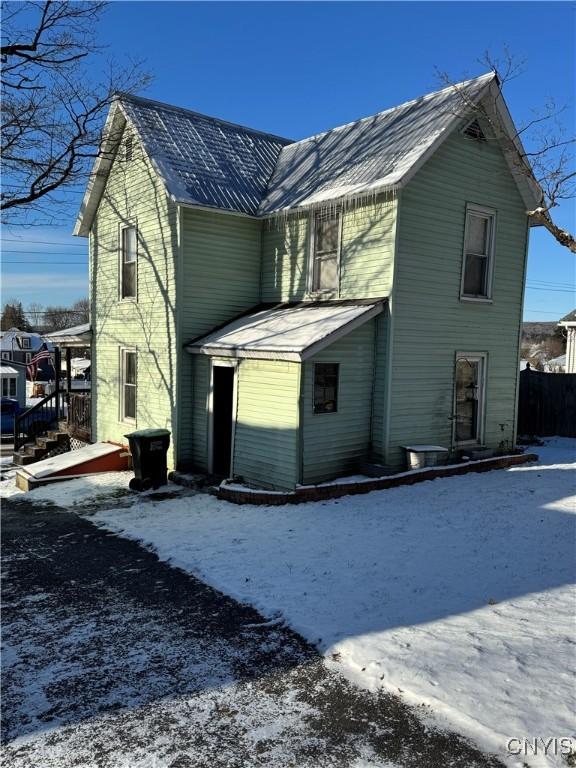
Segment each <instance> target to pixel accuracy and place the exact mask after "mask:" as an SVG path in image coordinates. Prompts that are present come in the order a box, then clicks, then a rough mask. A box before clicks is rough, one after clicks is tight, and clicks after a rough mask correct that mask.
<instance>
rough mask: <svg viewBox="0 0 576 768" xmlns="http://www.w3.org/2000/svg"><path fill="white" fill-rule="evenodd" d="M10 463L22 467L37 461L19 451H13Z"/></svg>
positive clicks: (33, 457)
mask: <svg viewBox="0 0 576 768" xmlns="http://www.w3.org/2000/svg"><path fill="white" fill-rule="evenodd" d="M12 461H13V462H14V464H17V465H18V466H19V467H24V466H26V465H27V464H33V463H34V462H35V461H38V459H36V457H35V456H30V455H29V454H27V453H20V451H15V452H14V453H13V454H12Z"/></svg>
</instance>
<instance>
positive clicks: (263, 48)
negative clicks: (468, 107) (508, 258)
mask: <svg viewBox="0 0 576 768" xmlns="http://www.w3.org/2000/svg"><path fill="white" fill-rule="evenodd" d="M574 13H575V7H574V6H573V5H572V4H569V3H554V2H548V3H540V2H510V3H506V2H487V3H473V2H469V3H461V2H448V3H435V2H424V3H419V2H414V3H412V2H404V3H400V2H398V3H376V2H374V3H346V2H342V3H333V2H324V3H280V2H279V3H267V2H261V3H243V2H237V3H219V2H213V3H193V2H177V3H176V2H162V3H160V2H146V3H142V2H113V3H111V5H110V6H109V8H108V10H107V13H106V16H105V18H104V21H103V22H102V24H101V26H100V29H99V36H100V40H101V42H102V43H104V44H106V45H107V46H108V47H109V54H110V55H111V56H114V57H115V58H117V59H120V58H121V57H122V56H130V57H133V58H137V59H141V60H143V61H144V62H145V66H146V68H147V69H148V70H149V71H150V72H151V73H152V74H153V77H154V80H153V82H152V84H151V86H150V87H149V88H148V90H147V91H146V92H145V93H144V94H143V95H146V96H148V97H150V98H155V99H158V100H160V101H166V102H170V103H173V104H178V105H180V106H183V107H189V108H191V109H194V110H197V111H199V112H205V113H207V114H211V115H216V116H219V117H222V118H225V119H228V120H231V121H233V122H238V123H242V124H245V125H250V126H253V127H256V128H259V129H261V130H264V131H270V132H272V133H276V134H279V135H283V136H287V137H290V138H294V139H299V138H302V137H304V136H308V135H311V134H314V133H317V132H319V131H322V130H325V129H327V128H331V127H333V126H336V125H339V124H342V123H346V122H349V121H351V120H355V119H357V118H359V117H363V116H366V115H370V114H373V113H375V112H379V111H381V110H383V109H386V108H388V107H390V106H393V105H395V104H398V103H401V102H402V101H406V100H408V99H412V98H415V97H417V96H420V95H422V94H423V93H426V92H428V91H431V90H435V89H436V88H437V87H439V86H438V80H437V78H436V76H435V67H438V68H440V69H442V70H446V71H448V72H449V73H450V74H451V75H453V76H454V77H455V78H463V77H466V76H473V75H476V74H479V73H481V72H482V71H483V67H482V66H481V65H480V64H479V63H478V62H477V59H478V58H479V57H481V56H482V54H483V52H484V51H485V50H486V49H489V50H490V51H492V52H494V53H496V54H497V53H499V52H500V51H501V50H502V48H503V46H504V45H508V47H509V48H510V50H511V51H512V52H513V53H514V54H516V55H518V56H519V57H521V58H525V59H526V60H527V61H526V67H525V69H526V71H525V74H524V75H522V76H521V77H519V78H517V79H515V80H514V81H512V82H511V83H510V84H509V86H508V88H507V90H506V92H505V95H506V98H507V101H508V104H509V106H510V109H511V112H512V115H513V117H514V119H515V121H516V123H517V124H522V123H523V122H524V121H525V120H528V119H530V117H531V115H532V112H531V110H532V109H534V108H537V107H539V106H542V104H543V103H544V101H545V99H546V98H547V97H550V96H551V97H553V98H554V99H555V100H556V102H557V103H558V104H570V103H571V104H572V112H571V113H570V114H568V115H567V117H566V119H567V121H568V122H569V124H571V125H574V112H573V108H574V107H573V101H574V100H573V95H574V92H575V91H574V86H575V83H574V73H575V68H574V64H575V37H574ZM98 66H101V64H98ZM97 75H98V69H97V68H96V67H95V68H94V76H95V77H96V76H97ZM75 213H76V211H75V210H70V215H69V217H66V218H65V219H64V220H63V221H62V223H61V226H60V227H51V228H49V229H48V228H40V227H34V228H32V229H29V230H26V231H25V232H22V231H20V230H18V229H15V228H11V229H10V230H5V231H4V233H3V234H4V242H3V264H2V279H3V281H2V282H3V285H2V298H3V300H5V299H6V298H9V297H13V296H14V297H18V298H20V299H21V300H22V302H23V303H24V305H25V306H26V305H28V304H29V303H30V302H40V303H42V304H55V303H64V304H67V303H71V302H72V301H74V300H76V299H77V298H80V297H81V296H85V295H87V241H85V240H80V239H76V238H72V237H71V236H70V234H69V233H70V231H71V230H72V227H73V222H74V217H75ZM574 218H575V217H574V206H573V205H572V204H570V205H568V204H566V205H564V206H563V208H562V209H560V210H558V211H557V213H556V219H557V221H558V223H559V224H560V225H562V226H565V227H568V228H572V230H573V229H574V228H576V227H575V221H574ZM9 240H10V241H11V242H8V241H9ZM14 241H16V242H14ZM33 241H34V242H33ZM49 243H53V244H52V245H50V244H49ZM12 251H15V252H17V253H12ZM35 261H38V262H41V264H37V263H33V262H35ZM59 261H63V262H66V263H65V264H58V263H56V262H59ZM8 262H16V263H8ZM44 264H46V266H44ZM48 264H50V266H48ZM574 277H575V257H574V255H572V254H570V253H569V252H568V251H567V249H563V248H561V247H560V246H559V245H557V244H556V243H555V241H554V240H553V239H552V237H551V236H550V235H548V234H547V233H546V232H545V231H543V230H541V229H536V230H532V234H531V242H530V251H529V265H528V290H527V293H526V302H525V317H526V319H529V320H555V319H557V318H558V317H560V316H562V315H563V314H566V313H567V312H568V311H569V310H570V309H572V308H573V306H574V304H575V303H576V302H575V298H574V295H573V293H572V292H571V291H570V290H569V289H568V290H567V287H568V286H570V285H573V284H574Z"/></svg>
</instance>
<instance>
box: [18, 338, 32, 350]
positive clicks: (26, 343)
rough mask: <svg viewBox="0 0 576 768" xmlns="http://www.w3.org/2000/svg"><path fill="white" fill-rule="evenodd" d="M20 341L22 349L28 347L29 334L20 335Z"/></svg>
mask: <svg viewBox="0 0 576 768" xmlns="http://www.w3.org/2000/svg"><path fill="white" fill-rule="evenodd" d="M20 341H21V342H22V349H30V337H29V336H22V337H21V338H20Z"/></svg>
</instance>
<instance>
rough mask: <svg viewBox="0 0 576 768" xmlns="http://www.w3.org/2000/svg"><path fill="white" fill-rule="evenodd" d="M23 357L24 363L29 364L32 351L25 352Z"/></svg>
mask: <svg viewBox="0 0 576 768" xmlns="http://www.w3.org/2000/svg"><path fill="white" fill-rule="evenodd" d="M25 358H26V365H29V364H30V363H31V361H32V352H26V355H25Z"/></svg>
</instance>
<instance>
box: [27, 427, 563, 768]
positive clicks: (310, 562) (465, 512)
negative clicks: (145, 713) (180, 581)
mask: <svg viewBox="0 0 576 768" xmlns="http://www.w3.org/2000/svg"><path fill="white" fill-rule="evenodd" d="M537 452H538V453H539V454H540V456H541V460H540V462H539V464H538V465H525V466H521V467H516V468H512V469H509V470H506V471H502V470H499V471H494V472H490V473H486V474H481V475H474V474H470V475H466V476H462V477H454V478H445V479H440V480H435V481H433V482H427V483H422V484H420V485H417V486H412V487H405V488H396V489H392V490H386V491H379V492H374V493H371V494H367V495H364V496H349V497H344V498H341V499H338V500H333V501H325V502H315V503H309V504H302V505H299V506H282V507H263V506H250V505H244V506H235V505H232V504H228V503H226V502H223V501H219V500H217V499H215V498H214V497H211V496H207V495H204V494H198V495H192V496H190V495H183V496H182V497H181V498H175V499H168V500H165V501H159V502H149V503H147V504H142V505H137V504H135V505H133V506H128V507H123V508H118V509H108V510H100V511H98V512H97V513H96V515H95V516H94V517H92V520H94V521H95V522H97V523H98V524H100V525H102V526H104V527H106V528H108V529H110V530H112V531H116V532H118V533H120V534H121V535H123V536H126V537H128V538H133V539H136V540H138V541H141V542H142V543H144V544H145V545H146V546H149V547H152V548H154V549H155V550H156V551H157V552H158V554H159V556H160V557H161V558H162V559H165V560H168V561H170V562H171V563H172V564H174V565H176V566H179V567H181V568H183V569H184V570H187V571H189V572H191V573H193V574H195V575H199V576H200V577H201V578H202V579H204V580H205V581H206V582H208V583H210V584H212V585H213V586H215V587H217V588H218V589H220V590H222V591H223V592H226V593H228V594H230V595H232V596H233V597H235V598H237V599H238V600H241V601H244V602H248V603H252V604H253V605H255V606H256V607H257V608H258V609H259V610H260V611H261V612H262V613H263V614H265V615H266V616H268V617H270V618H276V617H278V616H282V617H283V618H284V619H285V620H286V621H287V622H288V623H289V624H290V625H291V626H292V627H294V628H295V629H296V630H297V631H298V632H300V633H301V634H302V635H304V636H305V637H306V638H307V639H309V640H310V641H312V642H313V643H315V644H316V645H317V646H318V647H319V648H320V650H321V651H322V652H323V653H324V655H325V657H326V662H327V664H328V665H330V666H332V665H333V666H334V668H335V669H338V670H340V671H341V672H343V673H344V674H345V675H346V676H347V677H349V678H350V679H352V680H353V681H355V682H356V683H357V684H358V685H360V686H363V687H365V688H368V689H370V690H377V689H378V688H380V687H384V688H386V689H389V690H391V691H393V692H395V693H399V694H400V695H401V696H403V697H404V698H405V699H406V700H407V701H408V702H409V703H413V704H417V703H423V704H427V705H429V707H430V708H431V710H432V711H433V712H434V713H435V720H436V722H438V721H439V722H441V723H445V724H447V725H449V726H450V727H451V728H453V729H455V730H457V731H459V732H460V733H462V734H464V735H466V736H468V737H470V738H472V739H473V740H474V741H476V742H477V743H478V744H479V745H480V746H481V747H483V748H485V749H487V750H490V751H494V752H497V753H498V754H500V755H501V757H502V758H503V759H505V760H506V761H507V763H508V764H510V765H516V766H521V765H524V764H525V765H529V766H531V767H532V766H548V765H564V763H563V761H562V760H561V759H560V758H554V757H552V756H551V755H549V756H548V757H544V755H543V754H542V751H543V748H541V749H540V755H539V756H537V757H534V756H530V755H529V756H528V757H526V756H524V755H522V756H519V757H511V756H510V755H507V743H508V740H509V739H512V738H514V739H524V738H527V739H534V738H536V737H541V738H543V739H544V740H546V739H549V738H551V737H556V738H558V739H559V738H561V737H567V736H574V728H573V724H574V714H575V700H574V692H575V681H574V677H573V674H572V672H573V669H574V664H575V661H576V638H575V634H576V633H575V616H576V592H575V590H574V588H573V585H572V582H573V580H574V573H575V566H576V552H575V526H574V522H575V513H576V499H575V495H574V494H575V490H576V482H575V480H576V476H575V474H574V469H575V468H576V461H575V458H576V445H575V443H574V441H570V440H566V439H555V440H551V441H548V443H547V445H546V447H544V448H539V449H538V450H537ZM84 482H85V481H71V482H69V483H66V484H63V485H62V486H60V487H59V488H50V489H48V490H45V489H42V488H41V489H38V490H37V491H34V492H33V493H34V494H35V495H37V497H38V498H44V497H46V495H47V494H52V498H51V499H50V500H54V501H57V502H58V503H64V504H66V503H68V504H71V503H74V501H76V503H79V504H82V503H84V499H87V498H88V496H84V495H83V491H82V490H81V488H82V484H83V483H84ZM124 482H125V481H124ZM74 483H76V484H79V485H78V488H75V486H74V485H73V484H74ZM102 484H104V481H102ZM64 486H65V487H66V488H67V489H69V490H70V493H69V494H68V493H65V492H64ZM97 490H98V491H99V490H100V489H93V490H92V493H94V492H97ZM55 494H57V495H58V498H54V495H55ZM573 743H574V744H575V746H576V740H574V742H573Z"/></svg>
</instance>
